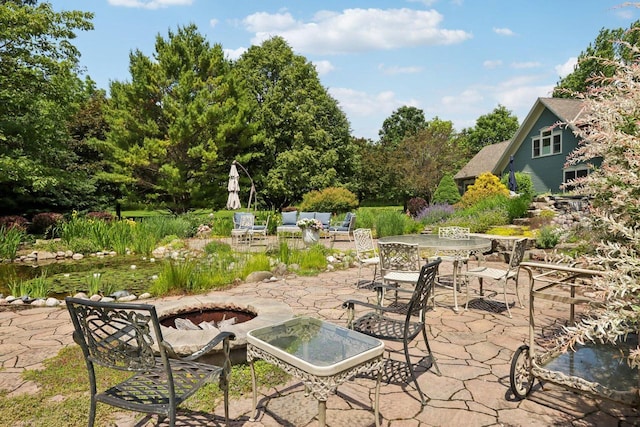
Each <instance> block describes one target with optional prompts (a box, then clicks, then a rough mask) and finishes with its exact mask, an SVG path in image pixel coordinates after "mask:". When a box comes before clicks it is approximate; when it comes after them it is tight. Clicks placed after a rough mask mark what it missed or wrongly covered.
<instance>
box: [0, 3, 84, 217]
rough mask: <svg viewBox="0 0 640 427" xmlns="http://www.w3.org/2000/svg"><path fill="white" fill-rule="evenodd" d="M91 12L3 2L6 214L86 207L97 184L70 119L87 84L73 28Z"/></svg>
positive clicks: (0, 191) (0, 105)
mask: <svg viewBox="0 0 640 427" xmlns="http://www.w3.org/2000/svg"><path fill="white" fill-rule="evenodd" d="M92 18H93V15H92V14H91V13H88V12H80V11H64V12H54V11H53V9H52V7H51V5H50V4H49V3H41V4H37V3H36V2H35V1H2V2H0V141H1V142H2V144H1V145H0V203H2V205H3V210H4V211H5V212H7V213H23V212H30V211H38V210H41V209H45V208H48V209H51V207H54V208H57V209H65V210H68V209H72V208H82V207H85V206H87V201H86V200H87V196H88V195H90V194H91V193H93V191H94V190H95V189H94V188H93V187H92V185H91V183H90V182H89V180H87V179H86V178H87V175H86V173H85V172H84V171H81V170H78V169H75V168H74V167H73V165H74V163H75V160H76V159H77V156H76V154H75V153H74V151H73V148H72V147H71V146H70V136H69V132H68V129H67V128H66V127H65V126H61V124H64V123H67V121H68V120H69V118H70V117H72V116H73V115H74V114H75V112H76V111H77V109H78V106H79V103H80V102H81V100H82V96H83V91H84V89H83V83H82V81H81V80H80V79H79V78H78V73H79V71H78V65H77V64H78V57H79V52H78V51H77V49H76V48H75V47H74V46H73V44H72V43H71V40H72V39H74V38H75V34H76V31H84V30H90V29H92V28H93V25H92V23H91V19H92Z"/></svg>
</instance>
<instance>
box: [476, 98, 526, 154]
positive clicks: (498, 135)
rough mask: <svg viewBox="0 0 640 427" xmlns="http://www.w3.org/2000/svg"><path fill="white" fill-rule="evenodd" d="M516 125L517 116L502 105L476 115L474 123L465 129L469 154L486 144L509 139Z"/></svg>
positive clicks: (516, 128) (514, 131) (515, 129)
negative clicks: (486, 112) (478, 115)
mask: <svg viewBox="0 0 640 427" xmlns="http://www.w3.org/2000/svg"><path fill="white" fill-rule="evenodd" d="M518 127H520V124H519V123H518V117H517V116H516V115H514V114H513V112H511V111H510V110H507V108H506V107H505V106H504V105H498V106H497V107H496V108H494V110H493V111H492V112H490V113H488V114H484V115H482V116H480V117H478V119H477V120H476V125H475V126H474V127H473V128H471V129H468V130H467V131H466V138H467V143H468V145H469V150H470V154H471V155H475V154H476V153H478V152H479V151H480V150H481V149H482V148H483V147H485V146H487V145H491V144H496V143H498V142H502V141H506V140H508V139H511V138H512V137H513V135H514V134H515V133H516V131H517V130H518Z"/></svg>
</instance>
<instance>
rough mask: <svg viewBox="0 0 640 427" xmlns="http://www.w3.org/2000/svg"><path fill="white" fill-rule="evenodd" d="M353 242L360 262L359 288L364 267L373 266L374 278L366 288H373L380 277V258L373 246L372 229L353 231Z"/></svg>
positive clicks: (367, 283)
mask: <svg viewBox="0 0 640 427" xmlns="http://www.w3.org/2000/svg"><path fill="white" fill-rule="evenodd" d="M353 242H354V243H355V246H356V260H357V261H358V286H359V287H360V286H361V284H360V278H361V277H362V267H363V266H366V267H369V266H373V277H372V279H371V281H370V282H369V281H367V282H366V283H365V284H364V286H369V287H370V286H373V284H374V283H375V281H376V277H377V276H378V274H377V273H378V265H379V264H380V257H379V256H378V250H377V249H376V247H375V245H374V244H373V236H372V235H371V229H370V228H357V229H355V230H354V231H353Z"/></svg>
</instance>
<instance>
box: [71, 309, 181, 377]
mask: <svg viewBox="0 0 640 427" xmlns="http://www.w3.org/2000/svg"><path fill="white" fill-rule="evenodd" d="M65 301H66V305H67V309H68V310H69V314H70V315H71V321H72V322H73V326H74V328H75V332H74V333H73V339H74V340H75V342H76V343H78V344H79V345H80V347H81V348H82V351H83V353H84V355H85V358H86V359H87V360H88V361H89V362H91V363H97V364H98V365H102V366H106V367H109V368H113V369H120V370H126V371H138V372H144V371H148V370H149V369H151V368H153V367H154V366H155V365H156V362H157V360H156V358H155V357H154V350H155V351H159V352H160V356H161V357H162V360H163V361H164V363H165V367H166V368H167V372H168V375H171V373H170V371H171V369H170V368H169V366H168V361H167V356H166V353H165V351H164V347H163V345H164V344H163V342H162V340H163V339H162V333H161V331H160V323H159V321H158V315H157V314H156V309H155V307H154V306H152V305H148V304H131V303H109V302H99V301H98V302H96V301H91V300H87V299H80V298H71V297H67V298H66V299H65ZM154 344H155V346H154Z"/></svg>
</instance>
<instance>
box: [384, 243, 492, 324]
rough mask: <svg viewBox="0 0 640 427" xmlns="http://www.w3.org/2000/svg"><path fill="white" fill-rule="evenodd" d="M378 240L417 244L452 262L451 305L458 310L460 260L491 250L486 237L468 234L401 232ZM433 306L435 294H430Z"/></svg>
mask: <svg viewBox="0 0 640 427" xmlns="http://www.w3.org/2000/svg"><path fill="white" fill-rule="evenodd" d="M378 242H383V243H406V244H414V245H415V244H417V245H418V247H419V248H420V249H422V250H428V251H430V252H431V253H430V254H429V255H430V256H441V257H447V258H449V259H450V260H451V261H452V262H453V283H452V287H453V305H454V308H453V309H454V310H455V311H456V312H457V311H458V295H457V287H458V281H457V272H458V264H459V262H460V260H463V259H468V258H469V256H472V255H473V256H475V257H476V258H478V259H481V257H482V254H484V253H485V252H488V251H490V250H491V248H492V245H493V241H492V240H491V239H488V238H486V237H480V236H469V237H468V238H464V239H447V238H442V237H439V236H438V235H437V234H403V235H398V236H385V237H380V238H379V239H378ZM432 298H433V301H434V304H433V305H434V308H435V295H434V296H432Z"/></svg>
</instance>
